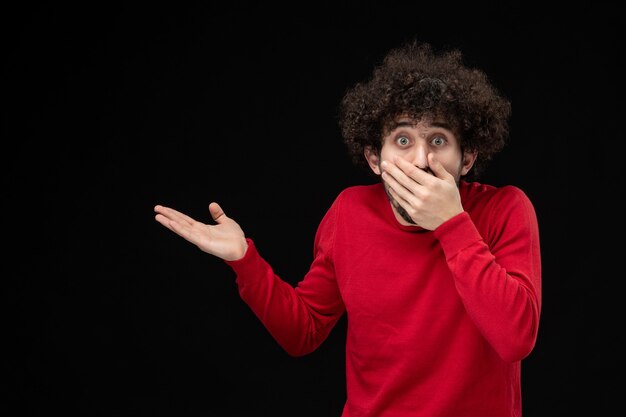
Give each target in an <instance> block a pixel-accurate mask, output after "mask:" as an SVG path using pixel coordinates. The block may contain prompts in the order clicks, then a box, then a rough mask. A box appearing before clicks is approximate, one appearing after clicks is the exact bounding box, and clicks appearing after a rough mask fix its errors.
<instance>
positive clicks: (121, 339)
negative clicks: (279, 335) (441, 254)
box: [1, 1, 624, 417]
mask: <svg viewBox="0 0 626 417" xmlns="http://www.w3.org/2000/svg"><path fill="white" fill-rule="evenodd" d="M555 7H556V8H555V9H553V10H551V11H547V10H543V8H542V5H541V4H535V5H533V4H529V3H528V2H513V3H511V4H510V5H507V6H504V5H500V3H498V2H493V4H488V3H487V4H485V5H478V4H477V3H475V2H464V3H463V4H462V5H461V6H457V5H452V4H442V5H441V6H438V7H437V6H434V5H429V6H428V7H427V6H426V5H425V4H422V3H421V2H412V3H409V2H406V3H403V2H394V1H386V2H380V3H378V4H377V3H372V2H336V3H334V5H332V6H321V5H320V4H317V3H314V2H308V3H299V2H293V4H291V5H283V6H278V5H267V4H264V5H263V6H260V5H257V6H250V5H247V4H244V3H240V2H233V3H230V5H223V4H217V5H216V4H211V3H210V2H206V3H205V2H196V3H186V4H184V5H181V4H178V3H176V4H175V3H173V2H172V3H170V4H165V3H163V4H161V3H158V2H156V3H153V4H148V3H146V4H140V3H134V4H128V3H115V2H85V3H84V4H69V3H66V4H58V3H49V4H45V3H40V4H38V3H35V4H33V3H30V4H21V5H11V6H6V5H5V6H3V11H2V31H3V34H2V42H3V48H2V50H3V74H4V76H3V80H2V81H3V92H2V97H3V102H4V110H3V111H2V137H3V146H2V149H3V150H2V153H1V155H2V157H1V161H2V190H1V192H2V213H1V214H2V219H3V228H2V229H3V233H2V237H3V249H2V259H3V260H2V270H1V272H2V275H1V276H2V283H3V285H2V305H3V307H4V308H5V309H6V312H5V314H4V315H3V319H4V321H5V323H6V324H5V325H4V326H3V332H2V333H3V338H2V339H3V345H4V347H5V348H8V352H6V353H5V354H4V355H3V356H2V358H3V359H2V366H3V370H2V374H3V376H4V378H3V379H5V385H6V388H3V391H4V392H5V393H6V394H7V395H8V398H9V400H8V401H3V402H2V403H3V407H6V408H7V409H6V412H3V413H2V414H3V415H5V416H35V415H37V416H39V415H49V414H52V413H59V414H60V415H66V416H70V415H81V416H174V415H175V416H195V415H203V416H277V417H278V416H294V415H295V416H302V417H306V416H337V417H338V416H339V415H340V414H341V408H342V406H343V402H344V400H345V388H344V382H345V378H344V357H343V343H344V341H345V338H344V331H345V322H344V321H341V322H340V323H339V324H338V327H337V328H336V329H335V331H334V332H333V333H332V334H331V336H330V337H329V339H328V340H327V341H326V343H325V344H323V345H322V347H320V348H319V349H318V350H317V351H316V352H314V353H312V354H311V355H308V356H306V357H302V358H292V357H289V356H288V355H287V354H286V353H284V352H283V351H282V350H281V349H280V348H279V347H278V345H277V344H276V343H275V342H274V340H273V339H272V338H271V337H270V336H269V333H267V332H266V331H265V329H264V328H263V327H262V325H261V324H260V322H259V321H258V320H257V319H256V318H255V317H254V316H253V314H252V313H251V311H250V310H249V309H248V307H247V306H246V305H245V304H244V303H243V302H242V301H241V299H240V298H239V296H238V294H237V290H236V286H235V284H234V274H233V273H232V271H231V270H230V269H229V268H228V267H227V266H226V265H225V264H224V263H222V262H221V261H219V260H218V259H216V258H212V257H210V256H208V255H206V254H203V253H202V252H200V251H199V250H198V249H197V248H195V247H194V246H192V245H191V244H189V243H188V242H186V241H184V240H183V239H182V238H179V237H178V236H176V235H174V234H173V233H171V232H169V231H168V230H166V229H165V228H163V227H162V226H161V225H159V224H158V223H156V222H155V221H154V215H153V206H154V205H155V204H165V205H170V206H172V207H175V208H177V209H180V210H181V211H183V212H186V213H187V214H189V215H191V216H193V217H195V218H196V219H198V220H203V221H205V222H209V214H208V210H207V205H208V203H209V202H211V201H218V202H219V203H220V204H221V205H222V207H223V208H224V210H225V211H226V213H227V214H228V215H229V216H230V217H232V218H234V219H235V220H237V221H238V222H239V223H240V224H241V226H242V227H243V229H244V231H245V232H246V234H247V235H248V236H250V237H252V238H253V239H254V240H255V242H256V243H257V246H258V247H259V249H260V251H261V253H262V254H263V256H264V257H265V258H266V259H267V260H268V261H269V262H270V263H271V264H272V265H273V266H274V269H275V270H276V272H277V273H278V274H279V275H280V276H281V277H283V278H284V279H285V280H286V281H289V282H291V283H293V284H294V285H295V283H296V282H297V281H298V280H299V279H300V277H302V275H303V274H304V273H305V272H306V270H307V269H308V265H309V263H310V261H311V255H312V242H313V235H314V233H315V230H316V227H317V224H318V222H319V221H320V220H321V218H322V216H323V214H324V213H325V211H326V209H327V208H328V206H329V205H330V203H331V202H332V200H333V199H334V198H335V196H336V195H337V193H338V192H339V191H340V190H341V189H343V188H344V187H346V186H349V185H353V184H357V183H366V182H370V181H371V178H370V177H369V176H368V175H366V173H365V171H363V170H361V169H358V168H356V167H354V166H353V165H352V163H351V162H350V161H349V159H348V157H347V155H346V152H345V150H344V148H343V144H342V143H341V139H340V135H339V130H338V127H337V106H338V103H339V100H340V99H341V96H342V95H343V93H344V91H345V90H346V89H347V88H348V87H349V86H351V85H352V84H353V83H355V82H357V81H361V80H363V79H364V78H365V77H366V76H368V75H369V73H370V71H371V69H372V67H373V66H374V65H375V64H377V63H378V62H379V61H380V59H381V58H382V56H383V55H384V53H385V52H387V51H388V49H389V48H391V47H395V46H398V45H399V44H400V43H402V42H404V41H405V40H408V39H410V38H413V37H415V38H418V39H421V40H426V41H429V42H431V43H432V44H433V45H434V46H435V47H436V48H447V47H458V48H460V49H461V50H463V51H464V54H465V58H466V62H467V63H468V64H470V65H472V66H477V67H480V68H482V69H484V70H485V71H486V72H487V74H489V76H490V77H491V78H492V81H493V82H494V84H495V85H496V86H497V87H498V88H499V89H500V90H501V91H503V93H504V94H506V95H507V96H508V97H509V98H510V99H511V101H512V104H513V118H512V125H511V126H512V129H511V141H510V144H509V145H508V147H507V148H506V149H505V151H503V152H502V153H501V154H500V155H499V156H498V157H497V158H496V159H495V160H494V161H493V163H492V165H491V167H490V168H489V170H488V171H487V173H486V174H485V175H484V176H483V178H482V180H483V182H488V183H492V184H494V185H503V184H514V185H517V186H519V187H521V188H522V189H524V190H525V191H526V193H527V194H528V195H529V197H530V198H531V200H532V201H533V202H534V204H535V207H536V210H537V215H538V219H539V223H540V230H541V239H542V256H543V311H542V323H541V328H540V334H539V338H538V341H537V345H536V348H535V350H534V351H533V352H532V354H531V355H530V356H529V357H528V358H527V359H526V360H524V362H523V367H522V381H523V398H524V399H523V409H524V415H525V416H527V417H535V416H569V415H572V414H574V413H576V414H577V415H578V414H579V413H582V415H609V414H610V413H611V414H612V413H613V412H614V411H615V408H616V407H617V406H621V404H623V401H622V400H621V397H620V396H621V395H622V392H623V390H622V388H621V387H620V384H623V353H624V350H623V339H624V337H623V329H620V325H623V319H621V317H623V314H622V313H621V311H622V305H623V302H620V301H619V292H620V291H621V290H620V288H621V285H622V284H621V282H623V278H624V272H623V271H624V268H623V267H622V262H623V256H622V249H623V240H622V239H623V236H624V233H623V225H624V221H623V217H624V213H623V209H622V207H623V205H622V204H621V198H622V197H623V183H622V180H621V178H622V171H623V168H624V163H623V160H624V151H623V141H624V129H623V122H622V121H623V115H624V106H623V105H622V90H621V78H622V77H623V73H622V71H623V66H624V65H623V64H624V52H623V46H622V44H621V43H620V42H621V41H620V40H619V38H620V35H621V34H620V32H622V29H623V26H624V19H623V18H622V17H621V16H622V14H621V13H618V11H617V9H615V8H610V7H608V6H601V5H600V4H598V3H594V5H593V6H589V5H587V6H580V7H574V6H560V7H557V6H555ZM486 417H488V416H486Z"/></svg>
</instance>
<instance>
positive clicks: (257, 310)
mask: <svg viewBox="0 0 626 417" xmlns="http://www.w3.org/2000/svg"><path fill="white" fill-rule="evenodd" d="M334 218H335V216H334V209H333V208H332V207H331V209H330V210H329V212H328V213H326V215H325V217H324V218H323V219H322V222H321V223H320V226H319V227H318V230H317V233H316V237H315V244H314V253H313V262H312V264H311V267H310V269H309V271H308V272H307V273H306V275H305V277H304V278H303V279H302V280H301V281H300V282H299V283H298V284H297V285H296V286H295V287H294V286H292V285H291V284H289V283H287V282H285V281H283V280H282V279H281V278H280V277H279V276H278V275H277V274H276V273H275V272H274V270H273V269H272V267H271V266H270V265H269V264H268V263H267V262H266V261H265V260H264V259H263V258H262V256H261V255H260V254H259V252H258V250H257V247H256V246H255V244H254V242H253V241H252V239H250V238H248V239H247V240H248V250H247V251H246V254H245V255H244V257H243V258H241V259H239V260H236V261H225V262H226V263H227V264H228V265H230V266H231V267H232V269H233V270H234V271H235V273H236V276H237V279H236V283H237V286H238V290H239V294H240V296H241V298H242V299H243V300H244V301H245V302H246V304H248V306H249V307H250V308H251V309H252V311H253V312H254V314H255V315H256V316H257V317H258V318H259V319H260V320H261V322H262V323H263V325H264V326H265V327H266V328H267V330H268V331H269V332H270V334H271V335H272V336H273V337H274V339H275V340H276V341H277V342H278V344H279V345H280V346H282V347H283V349H285V351H286V352H287V353H288V354H290V355H292V356H302V355H305V354H308V353H310V352H312V351H313V350H315V349H316V348H317V347H318V346H319V345H320V344H321V343H322V342H323V341H324V340H325V339H326V337H327V336H328V334H329V333H330V331H331V330H332V328H333V327H334V325H335V324H336V323H337V321H338V320H339V318H340V317H341V315H342V314H343V313H344V311H345V306H344V304H343V301H342V299H341V295H340V293H339V289H338V287H337V282H336V279H335V275H334V267H333V262H332V257H331V252H332V245H333V234H334Z"/></svg>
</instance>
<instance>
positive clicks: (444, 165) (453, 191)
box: [154, 118, 476, 261]
mask: <svg viewBox="0 0 626 417" xmlns="http://www.w3.org/2000/svg"><path fill="white" fill-rule="evenodd" d="M365 158H366V159H367V162H368V164H369V166H370V168H371V169H372V171H374V173H375V174H376V175H380V176H381V180H382V181H383V183H384V186H385V190H386V191H387V196H388V197H389V201H390V203H391V207H392V208H393V212H394V214H395V216H396V219H397V220H398V222H399V223H400V224H403V225H415V226H421V227H423V228H425V229H428V230H435V229H436V228H437V227H439V225H441V224H442V223H443V222H445V221H446V220H449V219H450V218H452V217H454V216H456V215H457V214H459V213H461V212H462V211H463V206H462V205H461V196H460V194H459V188H458V184H459V181H460V179H461V177H462V176H463V175H465V174H467V173H468V172H469V170H470V169H471V168H472V165H473V164H474V161H475V160H476V154H475V153H470V152H462V151H461V145H460V142H459V141H458V139H457V137H456V136H455V135H454V133H453V132H452V131H451V130H450V129H448V128H447V127H446V125H445V124H444V123H437V122H433V123H429V122H427V121H419V122H416V121H413V120H410V119H408V118H399V119H398V120H397V123H396V125H395V126H393V127H392V128H391V129H390V130H389V131H388V133H387V134H386V135H385V137H384V138H383V143H382V147H381V151H380V154H378V152H376V150H374V149H372V148H368V149H366V150H365ZM154 211H155V213H156V215H155V220H156V221H157V222H159V223H160V224H162V225H163V226H165V227H166V228H168V229H169V230H171V231H172V232H174V233H176V234H177V235H179V236H181V237H183V238H184V239H186V240H187V241H189V242H191V243H193V244H194V245H196V246H197V247H198V248H199V249H200V250H202V251H203V252H206V253H208V254H211V255H214V256H217V257H219V258H222V259H224V260H226V261H234V260H238V259H241V258H242V257H243V256H244V255H245V253H246V250H247V249H248V243H247V242H246V237H245V234H244V232H243V230H242V229H241V227H240V226H239V224H238V223H237V222H235V221H234V220H233V219H231V218H230V217H228V216H227V215H226V214H225V213H224V210H223V209H222V208H221V207H220V205H219V204H218V203H216V202H212V203H211V204H209V213H210V214H211V218H212V219H213V221H214V223H215V224H205V223H202V222H199V221H197V220H195V219H193V218H191V217H189V216H187V215H186V214H183V213H181V212H179V211H177V210H175V209H173V208H170V207H166V206H162V205H157V206H155V207H154Z"/></svg>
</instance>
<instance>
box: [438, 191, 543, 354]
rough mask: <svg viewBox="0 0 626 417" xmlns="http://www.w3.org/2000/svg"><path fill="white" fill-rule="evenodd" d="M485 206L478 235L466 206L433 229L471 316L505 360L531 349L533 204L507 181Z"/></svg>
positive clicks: (534, 320) (537, 277)
mask: <svg viewBox="0 0 626 417" xmlns="http://www.w3.org/2000/svg"><path fill="white" fill-rule="evenodd" d="M494 200H495V201H493V204H492V206H491V208H490V209H489V210H488V212H487V215H488V216H489V227H488V231H487V232H486V233H485V232H483V233H485V234H487V236H481V234H480V233H479V231H478V229H477V228H476V226H475V224H474V222H473V221H472V219H471V218H470V215H469V214H468V213H467V212H463V213H461V214H459V215H457V216H455V217H453V218H452V219H450V220H448V221H447V222H445V223H444V224H442V225H441V226H439V228H437V229H436V230H435V236H436V237H437V238H438V239H439V241H440V242H441V245H442V247H443V250H444V252H445V256H446V260H447V262H448V265H449V267H450V270H451V271H452V274H453V276H454V279H455V285H456V288H457V291H458V292H459V295H460V297H461V299H462V300H463V303H464V305H465V308H466V310H467V312H468V314H469V315H470V316H471V317H472V320H473V321H474V323H475V324H476V326H477V327H478V329H479V330H480V331H481V333H482V334H483V335H484V337H485V338H486V339H487V341H488V342H489V343H490V344H491V346H492V347H493V348H494V349H495V350H496V351H497V352H498V354H499V355H500V357H501V358H502V359H503V360H506V361H510V362H514V361H519V360H521V359H523V358H524V357H526V356H527V355H528V354H529V353H530V352H531V351H532V349H533V347H534V345H535V342H536V339H537V333H538V326H539V315H540V310H541V259H540V248H539V231H538V224H537V218H536V214H535V211H534V208H533V206H532V204H531V202H530V200H529V199H528V198H527V197H526V195H525V194H524V193H523V192H522V191H521V190H519V189H518V188H516V187H505V188H504V189H503V192H502V193H501V198H500V197H497V198H495V199H494Z"/></svg>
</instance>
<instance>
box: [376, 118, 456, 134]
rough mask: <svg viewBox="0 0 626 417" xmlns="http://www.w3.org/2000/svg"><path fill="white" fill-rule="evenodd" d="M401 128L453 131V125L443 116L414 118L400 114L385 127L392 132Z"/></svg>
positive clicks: (387, 131)
mask: <svg viewBox="0 0 626 417" xmlns="http://www.w3.org/2000/svg"><path fill="white" fill-rule="evenodd" d="M400 128H413V129H417V130H422V131H430V130H435V129H437V130H440V129H441V130H448V131H450V132H451V133H452V126H450V124H449V123H448V122H446V121H445V120H443V119H441V118H436V119H430V118H421V119H414V118H411V117H407V116H399V117H396V118H395V119H394V120H393V121H392V122H391V123H389V125H388V126H387V128H386V129H385V131H386V133H391V132H393V131H394V130H396V129H400Z"/></svg>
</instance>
